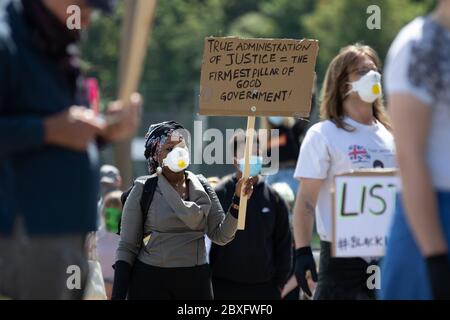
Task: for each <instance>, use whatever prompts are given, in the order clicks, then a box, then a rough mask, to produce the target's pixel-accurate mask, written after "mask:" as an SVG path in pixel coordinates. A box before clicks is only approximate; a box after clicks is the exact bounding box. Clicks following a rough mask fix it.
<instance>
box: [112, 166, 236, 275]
mask: <svg viewBox="0 0 450 320" xmlns="http://www.w3.org/2000/svg"><path fill="white" fill-rule="evenodd" d="M187 182H188V189H189V201H184V200H182V199H181V197H180V196H179V194H178V193H177V192H176V190H175V189H174V188H173V187H172V186H171V185H170V183H169V182H168V181H167V179H166V178H165V177H164V176H163V175H160V176H159V177H158V184H157V187H156V190H155V194H154V196H153V200H152V203H151V205H150V209H149V212H148V215H147V219H146V221H145V225H144V232H145V234H150V239H147V238H146V239H145V240H146V241H143V234H142V231H143V229H142V224H143V221H142V220H143V218H142V213H141V209H140V203H139V202H140V198H141V195H142V190H143V187H144V183H145V181H142V180H136V182H135V187H134V188H133V190H132V191H131V192H130V194H129V196H128V199H127V201H126V202H125V207H124V209H123V214H122V223H121V235H120V242H119V247H118V249H117V254H116V260H117V261H119V260H122V261H125V262H128V263H129V264H131V265H133V264H134V261H135V259H136V258H137V259H139V260H140V261H141V262H143V263H146V264H149V265H152V266H157V267H167V268H174V267H192V266H196V265H202V264H205V263H206V262H207V260H206V247H205V241H204V236H205V234H207V235H208V237H209V238H210V239H211V240H212V241H213V242H214V243H216V244H218V245H225V244H227V243H228V242H230V241H231V240H233V238H234V235H235V233H236V229H237V219H236V218H234V217H233V216H232V215H231V214H230V213H228V214H227V215H226V216H225V214H224V211H223V209H222V206H221V205H220V202H219V199H218V198H217V196H216V195H215V194H214V195H211V198H210V196H208V193H207V192H206V191H205V190H204V188H203V186H202V184H201V183H200V181H199V180H198V178H197V177H196V175H195V174H193V173H192V172H189V171H187ZM147 240H148V242H147ZM146 242H147V243H146Z"/></svg>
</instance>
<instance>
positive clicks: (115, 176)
mask: <svg viewBox="0 0 450 320" xmlns="http://www.w3.org/2000/svg"><path fill="white" fill-rule="evenodd" d="M121 189H122V176H121V175H120V171H119V169H117V168H116V167H115V166H112V165H110V164H105V165H103V166H102V167H101V168H100V195H101V197H102V199H103V198H105V196H106V195H107V194H109V193H111V192H114V191H120V190H121Z"/></svg>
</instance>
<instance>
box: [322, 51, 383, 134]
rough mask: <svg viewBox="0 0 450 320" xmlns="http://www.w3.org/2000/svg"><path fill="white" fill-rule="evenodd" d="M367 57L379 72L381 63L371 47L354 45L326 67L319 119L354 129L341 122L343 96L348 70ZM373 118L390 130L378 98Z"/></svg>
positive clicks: (374, 104)
mask: <svg viewBox="0 0 450 320" xmlns="http://www.w3.org/2000/svg"><path fill="white" fill-rule="evenodd" d="M363 55H365V56H367V57H368V58H369V59H371V60H372V61H373V63H375V65H376V67H377V69H378V70H381V62H380V58H379V57H378V55H377V53H376V52H375V50H373V49H372V48H371V47H369V46H366V45H362V44H359V43H357V44H354V45H350V46H346V47H344V48H342V49H341V50H340V52H339V54H338V55H337V56H336V57H334V59H333V60H332V61H331V63H330V65H329V66H328V69H327V72H326V74H325V80H324V84H323V88H322V95H321V104H320V118H321V120H330V121H332V122H333V123H334V124H335V125H336V126H337V127H338V128H341V129H344V130H346V131H353V130H354V128H353V127H351V126H350V125H348V124H346V123H345V122H344V121H343V118H344V106H343V103H344V100H345V94H346V93H347V92H348V91H349V89H350V88H349V85H348V82H349V74H350V72H351V70H350V68H351V67H352V66H354V65H356V63H357V62H358V59H360V58H361V56H363ZM373 116H374V117H375V119H377V120H378V121H379V122H381V123H382V124H383V125H384V126H385V127H386V128H387V129H388V130H391V126H390V124H389V118H388V116H387V114H386V111H385V107H384V104H383V100H382V99H381V98H378V99H377V100H375V102H374V103H373Z"/></svg>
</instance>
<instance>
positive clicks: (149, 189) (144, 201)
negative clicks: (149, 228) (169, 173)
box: [140, 176, 158, 236]
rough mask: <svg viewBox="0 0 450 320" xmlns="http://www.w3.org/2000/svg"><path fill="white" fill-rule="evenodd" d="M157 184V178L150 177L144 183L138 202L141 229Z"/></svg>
mask: <svg viewBox="0 0 450 320" xmlns="http://www.w3.org/2000/svg"><path fill="white" fill-rule="evenodd" d="M157 184H158V176H154V177H150V178H148V179H147V180H146V181H145V184H144V189H143V190H142V195H141V201H140V205H141V212H142V218H143V220H142V221H143V223H142V228H144V225H145V221H146V220H147V215H148V210H149V209H150V205H151V204H152V200H153V196H154V194H155V190H156V186H157ZM144 236H145V235H144Z"/></svg>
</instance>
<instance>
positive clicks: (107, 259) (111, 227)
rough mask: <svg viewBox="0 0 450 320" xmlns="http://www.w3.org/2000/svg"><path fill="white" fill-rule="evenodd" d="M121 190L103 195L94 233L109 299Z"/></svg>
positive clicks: (117, 242)
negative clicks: (99, 216) (100, 214)
mask: <svg viewBox="0 0 450 320" xmlns="http://www.w3.org/2000/svg"><path fill="white" fill-rule="evenodd" d="M121 196H122V192H121V191H113V192H110V193H108V194H107V195H106V196H105V200H104V205H103V209H102V223H101V225H100V228H99V230H98V231H97V233H96V239H97V258H98V261H99V262H100V265H101V266H102V274H103V280H104V281H105V289H106V295H107V297H108V299H111V294H112V286H113V282H114V269H113V267H112V266H113V265H114V262H115V256H116V251H117V248H118V247H119V240H120V236H119V235H118V234H117V232H118V231H119V222H120V219H121V217H122V202H121V201H120V198H121Z"/></svg>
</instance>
